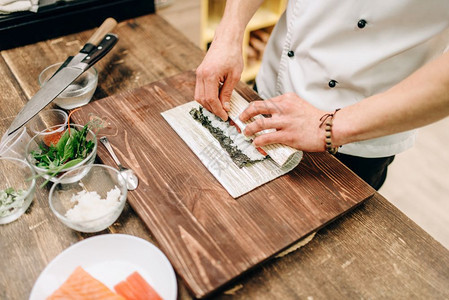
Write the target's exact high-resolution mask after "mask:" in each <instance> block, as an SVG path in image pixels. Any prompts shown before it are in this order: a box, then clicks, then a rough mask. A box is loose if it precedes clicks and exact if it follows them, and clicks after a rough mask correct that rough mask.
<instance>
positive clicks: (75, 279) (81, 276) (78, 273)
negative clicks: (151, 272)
mask: <svg viewBox="0 0 449 300" xmlns="http://www.w3.org/2000/svg"><path fill="white" fill-rule="evenodd" d="M59 299H64V300H91V299H92V300H93V299H105V300H126V299H125V298H123V297H122V296H120V295H117V294H115V293H114V292H112V291H111V290H110V289H109V288H108V287H107V286H105V285H104V284H103V283H101V282H100V281H98V280H97V279H95V278H94V277H92V276H91V275H90V274H89V273H87V272H86V271H85V270H84V269H83V268H82V267H77V268H76V269H75V270H74V271H73V272H72V274H70V276H69V278H67V280H66V281H65V282H64V283H63V284H62V285H61V286H60V287H59V289H57V290H56V291H55V292H54V293H53V294H51V296H49V297H48V298H47V300H59Z"/></svg>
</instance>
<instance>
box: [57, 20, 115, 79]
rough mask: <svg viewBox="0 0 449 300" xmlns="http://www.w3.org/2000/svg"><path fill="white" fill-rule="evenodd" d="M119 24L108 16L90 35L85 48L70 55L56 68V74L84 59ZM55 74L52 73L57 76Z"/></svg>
mask: <svg viewBox="0 0 449 300" xmlns="http://www.w3.org/2000/svg"><path fill="white" fill-rule="evenodd" d="M115 26H117V21H116V20H115V19H113V18H107V19H106V20H104V22H103V23H102V24H101V25H100V27H98V29H97V30H96V31H95V33H94V34H93V35H92V36H91V37H90V39H89V40H88V41H87V43H86V44H85V45H84V46H83V48H82V49H81V50H80V51H79V53H78V54H77V55H75V56H69V57H67V59H66V60H65V61H64V62H63V63H62V65H61V66H60V67H59V68H58V70H56V72H55V74H56V73H58V72H59V71H60V70H61V69H62V68H65V67H66V66H74V65H76V64H77V63H79V62H80V61H82V60H83V59H84V58H85V57H86V56H87V55H88V54H89V52H90V51H92V50H93V49H94V48H95V47H96V46H97V45H98V43H100V41H101V39H102V38H103V37H104V36H105V35H106V34H107V33H108V32H111V31H112V30H113V29H114V27H115ZM55 74H53V75H52V77H53V76H55Z"/></svg>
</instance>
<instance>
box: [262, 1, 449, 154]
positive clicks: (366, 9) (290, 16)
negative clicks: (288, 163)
mask: <svg viewBox="0 0 449 300" xmlns="http://www.w3.org/2000/svg"><path fill="white" fill-rule="evenodd" d="M448 45H449V0H377V1H372V0H353V1H349V0H338V1H337V0H327V1H319V0H318V1H317V0H290V1H289V2H288V5H287V9H286V12H285V13H284V14H283V16H282V17H281V18H280V20H279V22H278V24H277V25H276V26H275V28H274V30H273V32H272V34H271V37H270V40H269V42H268V45H267V47H266V49H265V54H264V57H263V61H262V67H261V70H260V71H259V74H258V76H257V79H256V83H257V87H258V91H259V94H260V96H261V97H262V98H264V99H268V98H272V97H275V96H278V95H281V94H284V93H287V92H294V93H296V94H297V95H299V96H300V97H302V98H304V99H305V100H307V101H308V102H310V103H311V104H313V105H314V106H316V107H317V108H320V109H322V110H325V111H329V112H330V111H333V110H334V109H336V108H343V107H345V106H348V105H351V104H354V103H356V102H358V101H361V100H362V99H364V98H366V97H368V96H370V95H373V94H376V93H379V92H382V91H385V90H387V89H388V88H390V87H391V86H393V85H395V84H396V83H398V82H399V81H401V80H403V79H404V78H405V77H407V76H408V75H410V74H411V73H413V72H414V71H415V70H417V69H418V68H419V67H421V66H422V65H424V64H425V63H426V62H428V61H429V60H431V59H432V58H435V57H436V56H439V55H441V54H442V53H443V52H444V51H445V50H446V49H447V47H448ZM413 142H414V132H413V131H409V132H403V133H400V134H394V135H390V136H386V137H382V138H376V139H372V140H368V141H362V142H357V143H352V144H347V145H344V146H343V147H341V148H340V150H339V151H340V152H341V153H346V154H351V155H356V156H362V157H385V156H390V155H394V154H397V153H399V152H401V151H404V150H406V149H407V148H409V147H411V146H412V145H413Z"/></svg>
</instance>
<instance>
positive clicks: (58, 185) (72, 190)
mask: <svg viewBox="0 0 449 300" xmlns="http://www.w3.org/2000/svg"><path fill="white" fill-rule="evenodd" d="M65 177H71V178H77V181H75V182H71V183H65V182H67V181H66V180H65ZM127 192H128V190H127V189H126V183H125V180H124V178H123V177H122V175H120V172H119V171H118V170H117V169H114V168H112V167H109V166H106V165H98V164H94V165H90V166H82V167H78V168H75V169H73V170H71V171H69V172H67V173H65V174H64V175H62V176H61V177H60V178H59V180H58V181H56V182H55V184H53V186H52V187H51V189H50V194H49V203H50V208H51V210H52V211H53V213H54V214H55V215H56V217H58V219H59V220H60V221H61V222H62V223H64V224H65V225H66V226H68V227H70V228H72V229H74V230H77V231H80V232H98V231H102V230H104V229H106V228H107V227H109V226H110V225H112V224H113V223H114V222H115V221H116V220H117V218H118V217H119V216H120V214H121V213H122V211H123V207H124V206H125V203H126V197H127Z"/></svg>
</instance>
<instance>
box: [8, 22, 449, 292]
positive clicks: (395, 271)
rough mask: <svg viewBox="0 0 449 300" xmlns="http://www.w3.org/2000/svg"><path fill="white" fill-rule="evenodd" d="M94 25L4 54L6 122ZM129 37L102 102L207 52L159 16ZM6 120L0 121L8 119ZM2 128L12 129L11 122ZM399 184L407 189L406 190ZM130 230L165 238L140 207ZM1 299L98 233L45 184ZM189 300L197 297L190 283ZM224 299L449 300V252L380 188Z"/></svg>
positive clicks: (13, 252) (131, 216)
mask: <svg viewBox="0 0 449 300" xmlns="http://www.w3.org/2000/svg"><path fill="white" fill-rule="evenodd" d="M92 32H93V31H85V32H81V33H78V34H73V35H68V36H64V37H61V38H57V39H53V40H48V41H42V42H39V43H36V44H33V45H29V46H25V47H20V48H15V49H11V50H6V51H1V52H0V76H1V79H2V80H0V91H1V93H0V103H1V109H0V119H1V120H2V121H5V120H7V119H8V118H12V117H14V116H15V115H16V114H17V113H18V111H19V110H20V109H21V108H22V106H23V105H24V103H25V102H26V101H27V100H28V99H29V98H30V97H31V96H32V95H34V93H35V92H36V91H37V90H38V89H39V86H38V83H37V77H38V75H39V72H40V71H41V70H42V69H43V68H44V67H45V66H47V65H50V64H52V63H55V62H58V61H63V60H64V59H65V57H66V56H67V54H68V53H70V54H74V53H76V52H77V51H78V50H79V49H80V48H81V46H82V44H83V43H84V41H86V40H87V39H88V38H89V36H90V35H91V34H92ZM116 32H117V34H118V35H119V36H120V41H119V43H118V44H117V45H116V47H115V48H114V49H113V51H112V52H111V53H110V54H108V56H106V57H105V58H104V59H103V60H102V61H100V62H99V63H98V64H97V65H96V67H97V68H98V70H99V73H100V78H99V86H98V88H97V91H96V93H95V95H94V99H100V98H104V97H106V96H110V95H113V94H116V93H118V92H123V91H126V90H129V89H132V88H136V87H140V86H143V85H145V84H148V83H151V82H154V81H157V80H160V79H163V78H166V77H169V76H173V75H176V74H179V73H181V72H184V71H188V70H192V69H194V68H196V67H197V66H198V64H199V63H200V62H201V59H202V57H203V56H204V53H203V52H202V51H201V50H200V49H199V48H198V47H196V46H195V45H194V44H192V43H190V42H189V41H188V40H187V39H186V38H185V37H184V36H182V35H181V34H180V33H179V32H177V31H176V30H174V29H173V28H172V27H171V26H170V25H169V24H168V23H167V22H166V21H164V20H163V19H162V18H161V17H159V16H157V15H148V16H144V17H140V18H137V19H133V20H129V21H126V22H122V23H120V24H119V25H118V27H117V29H116ZM4 123H5V122H1V123H0V124H4ZM1 126H2V127H1V128H0V132H1V133H3V132H4V131H5V130H6V127H7V126H6V125H1ZM398 188H399V187H398ZM108 232H109V233H126V234H131V235H134V236H138V237H141V238H143V239H146V240H148V241H151V242H153V243H155V244H157V242H156V241H155V240H154V238H153V236H152V235H151V233H150V232H149V230H148V229H147V227H146V226H145V225H144V223H143V222H142V221H141V220H140V219H139V217H138V216H137V214H136V213H135V212H134V211H133V210H132V208H131V207H130V206H126V207H125V211H124V213H123V214H122V216H121V217H120V219H119V220H118V222H117V223H116V224H114V225H113V226H111V227H109V229H108V230H107V231H105V232H102V233H108ZM0 234H1V241H0V253H1V262H0V270H1V272H0V299H27V298H28V296H29V293H30V291H31V288H32V286H33V284H34V282H35V281H36V279H37V277H38V276H39V274H40V272H41V271H42V270H43V269H44V268H45V266H46V265H47V264H48V263H49V262H50V261H51V260H52V259H53V258H54V257H56V256H57V255H58V254H59V253H61V252H62V251H63V250H64V249H66V248H67V247H69V246H70V245H72V244H74V243H75V242H77V241H79V240H82V239H84V238H86V237H89V236H92V235H93V234H82V233H78V232H76V231H73V230H71V229H69V228H67V227H65V226H64V225H63V224H62V223H60V222H59V221H58V220H57V219H56V218H55V217H54V216H52V215H51V213H50V210H49V207H48V190H45V189H44V190H39V191H38V192H37V193H36V198H35V201H34V203H33V204H32V206H31V208H30V209H29V210H28V212H27V213H26V214H25V215H24V216H22V217H21V218H20V219H19V220H17V221H15V222H13V223H10V224H7V225H0ZM178 286H179V293H178V295H179V298H180V299H190V298H192V296H191V295H190V294H189V292H188V291H187V289H186V287H185V285H184V283H183V282H182V280H180V279H179V280H178ZM213 296H214V297H217V298H233V299H298V298H304V299H306V298H307V299H312V298H313V299H341V298H357V299H360V298H369V299H374V298H382V299H383V298H394V299H396V298H402V299H409V298H421V299H422V298H432V299H438V298H439V299H447V298H449V251H448V250H447V249H446V248H444V247H443V246H442V245H441V244H439V243H438V242H437V241H435V240H434V239H433V238H432V237H430V236H429V235H428V234H427V233H426V232H424V231H423V230H422V229H421V228H420V227H419V226H417V225H416V224H415V223H414V222H413V221H411V220H410V219H409V218H408V217H406V216H405V215H404V214H403V213H401V212H400V211H399V210H398V209H397V208H396V207H394V206H393V205H392V204H390V203H389V202H388V201H387V200H386V199H385V198H384V197H382V196H381V195H380V194H378V193H376V194H375V195H374V196H373V197H372V198H370V199H368V200H366V201H365V202H364V203H363V204H362V205H361V206H359V207H357V208H356V209H355V210H353V211H352V212H350V213H347V214H346V215H344V216H343V217H341V218H339V219H338V220H336V221H334V222H333V223H331V224H330V225H328V226H326V227H325V228H323V229H321V230H320V231H318V233H317V234H316V236H315V238H314V239H313V240H312V241H311V242H309V243H308V244H307V245H306V246H304V247H302V248H300V250H297V251H295V252H292V253H290V254H288V255H286V256H284V257H282V258H274V259H271V260H270V261H267V262H265V263H264V264H263V265H261V266H259V267H257V268H255V269H253V270H250V271H249V272H247V273H246V274H244V275H243V276H241V277H240V278H238V279H237V280H236V281H235V282H232V283H230V284H229V285H227V286H226V287H225V288H224V289H222V290H219V291H217V292H216V293H215V294H214V295H213Z"/></svg>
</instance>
